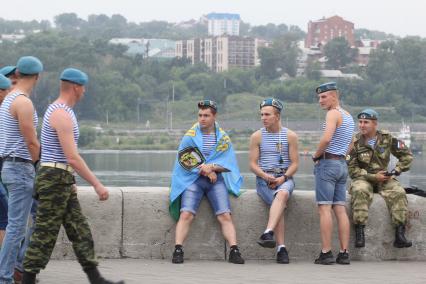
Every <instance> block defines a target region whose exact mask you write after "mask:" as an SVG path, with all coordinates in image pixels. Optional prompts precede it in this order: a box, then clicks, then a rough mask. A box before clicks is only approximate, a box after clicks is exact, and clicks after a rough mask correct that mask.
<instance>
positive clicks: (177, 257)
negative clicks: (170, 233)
mask: <svg viewBox="0 0 426 284" xmlns="http://www.w3.org/2000/svg"><path fill="white" fill-rule="evenodd" d="M172 262H173V263H183V249H182V247H177V248H175V251H174V252H173V258H172Z"/></svg>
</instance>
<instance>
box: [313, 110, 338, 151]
mask: <svg viewBox="0 0 426 284" xmlns="http://www.w3.org/2000/svg"><path fill="white" fill-rule="evenodd" d="M340 118H341V115H340V112H339V111H338V110H335V109H334V110H330V111H329V112H327V115H326V117H325V130H324V134H323V135H322V137H321V139H320V142H319V144H318V148H317V150H316V152H315V154H314V157H315V158H317V157H319V156H321V155H322V154H324V152H325V149H327V147H328V145H329V144H330V141H331V139H332V138H333V134H334V132H335V131H336V128H337V124H338V122H339V119H340Z"/></svg>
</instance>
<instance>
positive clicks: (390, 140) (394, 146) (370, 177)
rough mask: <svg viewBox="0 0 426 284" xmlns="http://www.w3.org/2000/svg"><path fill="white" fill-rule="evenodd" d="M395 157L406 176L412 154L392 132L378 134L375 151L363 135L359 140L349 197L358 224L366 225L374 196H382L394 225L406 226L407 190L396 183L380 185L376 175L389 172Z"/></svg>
mask: <svg viewBox="0 0 426 284" xmlns="http://www.w3.org/2000/svg"><path fill="white" fill-rule="evenodd" d="M391 154H392V155H393V156H395V157H396V158H397V159H398V162H397V164H396V166H395V170H396V171H398V172H405V171H408V170H409V169H410V166H411V162H412V161H413V155H412V153H411V152H410V150H409V149H408V147H407V146H406V145H405V144H404V143H403V142H402V141H400V140H398V139H396V138H394V137H392V135H391V134H390V133H389V132H387V131H377V142H376V144H375V146H374V148H372V147H371V146H370V145H368V143H367V141H366V140H365V139H364V137H363V136H362V135H360V134H359V133H358V134H357V135H356V136H355V140H354V145H353V148H352V150H351V152H350V157H349V166H348V168H349V176H350V177H351V179H352V183H351V187H350V190H349V193H350V194H351V205H352V211H353V221H354V223H355V224H364V225H365V223H366V222H367V219H368V208H369V207H370V205H371V202H372V200H373V193H374V192H378V193H379V194H380V195H381V196H382V197H383V198H384V199H385V201H386V204H387V206H388V208H389V211H390V214H391V216H392V223H393V224H394V225H401V224H405V223H406V220H407V213H408V209H407V204H408V202H407V196H406V193H405V190H404V188H403V187H402V186H401V185H400V183H399V182H398V181H397V180H396V179H391V180H389V181H387V182H383V183H380V182H378V180H377V178H376V173H378V172H379V171H386V170H387V168H388V164H389V161H390V155H391Z"/></svg>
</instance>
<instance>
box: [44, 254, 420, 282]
mask: <svg viewBox="0 0 426 284" xmlns="http://www.w3.org/2000/svg"><path fill="white" fill-rule="evenodd" d="M425 268H426V262H415V261H382V262H360V261H354V262H352V264H351V265H336V264H335V265H330V266H324V265H315V264H313V263H312V262H298V261H293V262H292V263H291V264H288V265H283V264H276V263H274V262H273V261H272V260H265V261H248V262H247V263H246V264H244V265H235V264H229V263H227V262H225V261H199V260H193V261H186V262H185V263H184V264H181V265H177V264H172V263H171V262H170V261H169V260H140V259H115V260H101V262H100V266H99V269H100V271H101V272H102V274H103V275H105V276H106V277H108V278H109V279H112V280H119V279H124V280H125V281H126V284H141V283H150V284H156V283H164V284H169V283H185V284H200V283H202V284H207V283H241V284H242V283H244V284H247V283H265V284H266V283H300V284H309V283H316V284H317V283H357V284H359V283H362V284H370V283H380V284H383V283H386V284H401V283H404V284H420V283H421V284H424V283H426V269H425ZM39 278H40V283H41V284H54V283H55V284H56V283H60V284H67V283H72V284H76V283H88V281H87V279H86V276H85V274H84V273H83V272H82V270H81V268H80V266H79V264H78V262H77V261H72V260H52V261H50V262H49V264H48V266H47V268H46V270H44V271H42V272H41V274H40V276H39Z"/></svg>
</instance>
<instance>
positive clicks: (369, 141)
mask: <svg viewBox="0 0 426 284" xmlns="http://www.w3.org/2000/svg"><path fill="white" fill-rule="evenodd" d="M367 144H368V145H370V147H371V148H373V149H374V146H375V145H376V138H373V139H370V140H368V141H367Z"/></svg>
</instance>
